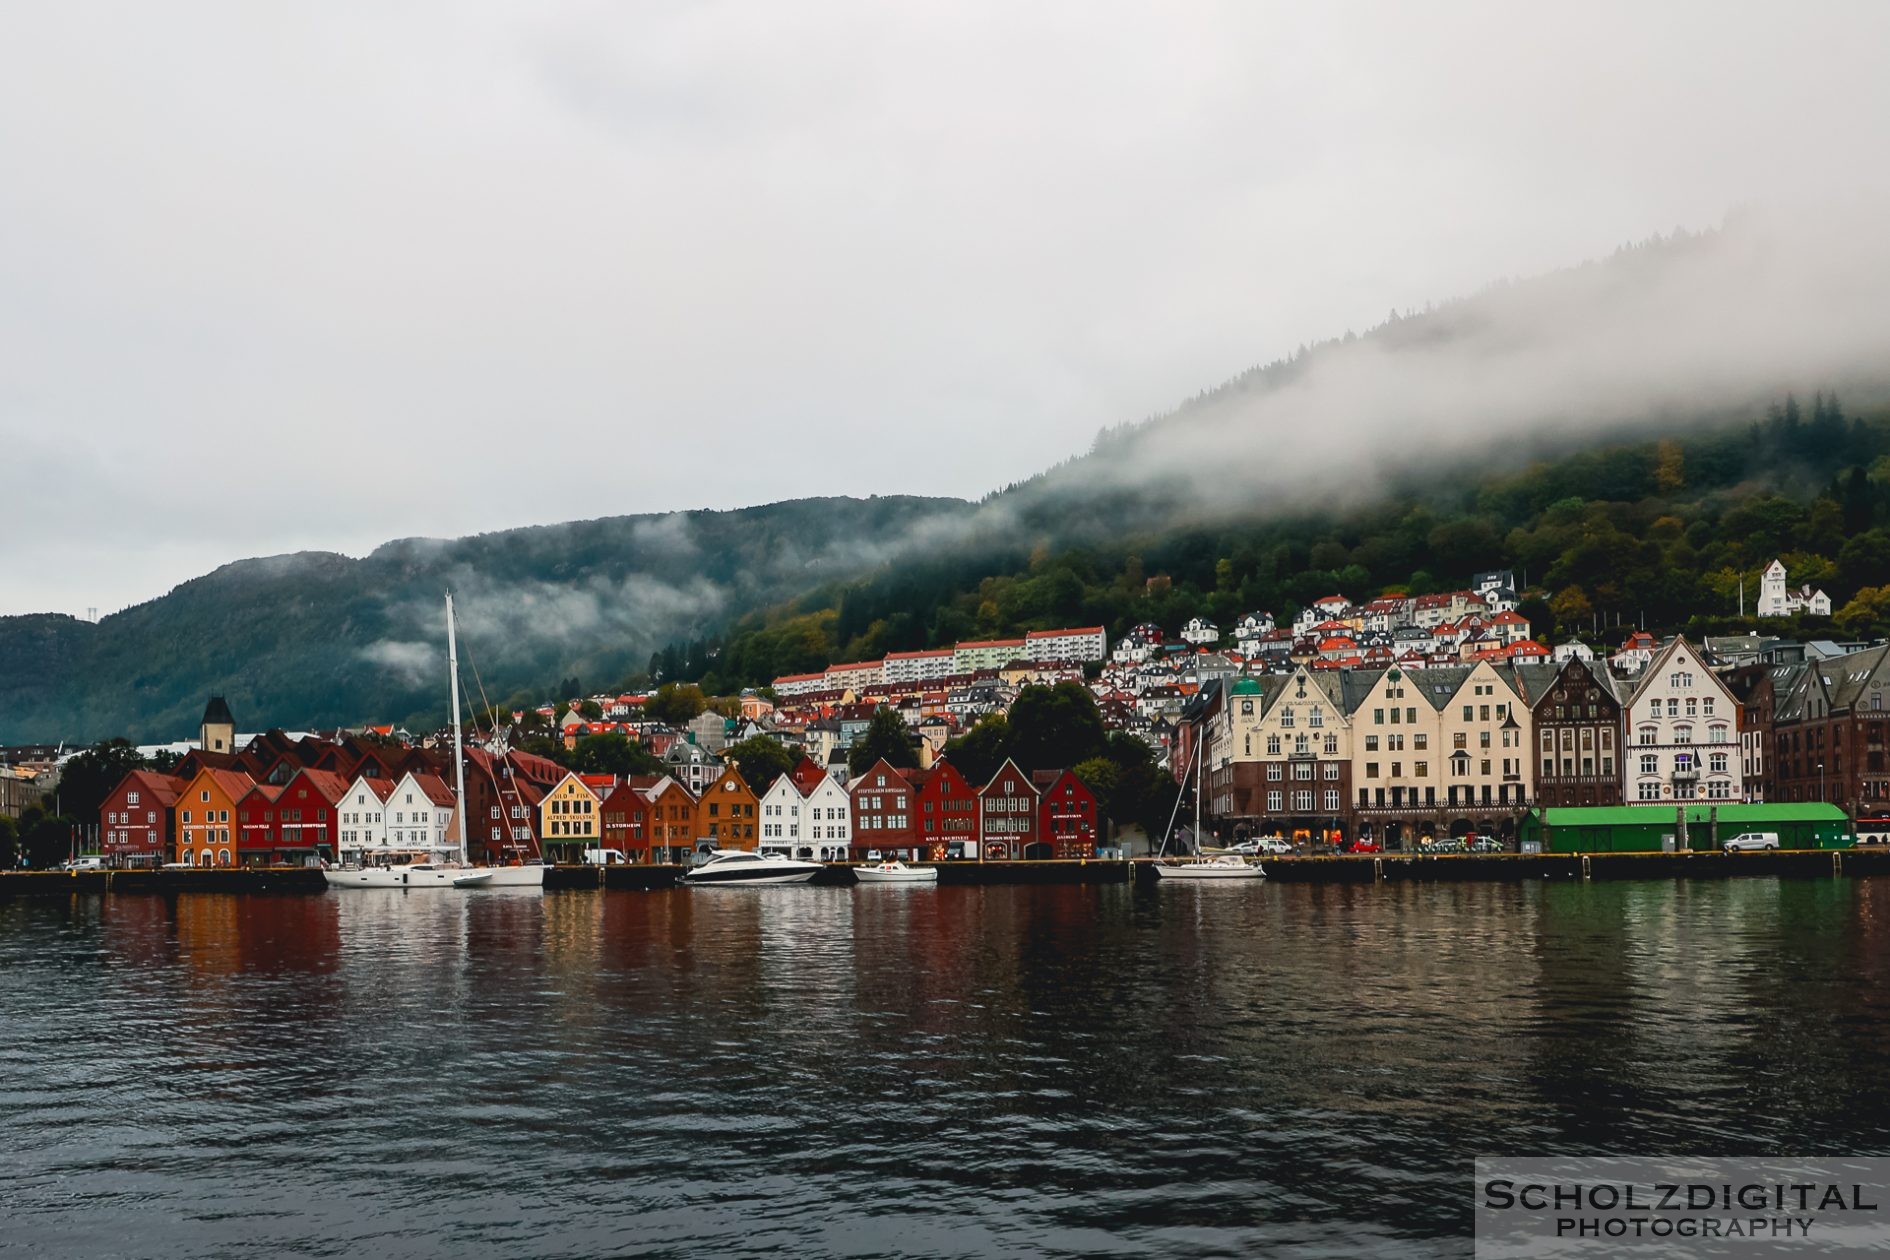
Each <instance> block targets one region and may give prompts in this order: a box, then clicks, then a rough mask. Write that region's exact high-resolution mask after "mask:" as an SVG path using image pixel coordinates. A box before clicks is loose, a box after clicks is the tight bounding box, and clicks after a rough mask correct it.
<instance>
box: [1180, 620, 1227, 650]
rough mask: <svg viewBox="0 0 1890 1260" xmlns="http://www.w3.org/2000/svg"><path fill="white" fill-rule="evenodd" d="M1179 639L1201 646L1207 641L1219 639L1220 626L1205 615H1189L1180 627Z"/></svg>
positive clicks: (1217, 641) (1214, 641)
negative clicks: (1184, 623)
mask: <svg viewBox="0 0 1890 1260" xmlns="http://www.w3.org/2000/svg"><path fill="white" fill-rule="evenodd" d="M1181 640H1182V642H1184V643H1192V644H1194V645H1195V646H1196V647H1201V646H1203V645H1204V644H1208V643H1219V642H1220V641H1221V628H1220V627H1219V626H1217V625H1215V624H1214V623H1213V622H1211V621H1209V620H1208V619H1207V618H1205V617H1191V618H1189V619H1188V624H1187V625H1185V626H1183V627H1182V628H1181Z"/></svg>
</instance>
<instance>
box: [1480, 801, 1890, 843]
mask: <svg viewBox="0 0 1890 1260" xmlns="http://www.w3.org/2000/svg"><path fill="white" fill-rule="evenodd" d="M1683 809H1684V811H1685V814H1686V822H1685V824H1684V826H1683V825H1682V824H1681V822H1680V814H1681V811H1682V810H1683ZM1742 831H1775V832H1777V833H1778V843H1779V847H1780V848H1781V849H1848V848H1850V847H1851V846H1852V845H1853V844H1855V843H1856V840H1855V838H1854V837H1853V836H1852V834H1851V823H1850V820H1849V819H1848V818H1846V817H1845V815H1844V811H1843V810H1841V809H1839V808H1838V807H1837V806H1835V805H1825V804H1821V803H1819V802H1816V801H1813V802H1810V803H1794V804H1789V805H1783V804H1772V805H1737V804H1733V803H1731V802H1728V803H1725V804H1718V803H1715V802H1712V801H1701V802H1696V803H1694V804H1691V805H1686V806H1679V805H1606V806H1597V807H1594V808H1589V809H1532V810H1530V811H1529V812H1528V813H1527V814H1525V815H1524V816H1523V820H1522V825H1521V827H1520V828H1518V830H1517V838H1518V839H1519V840H1521V841H1522V842H1523V844H1524V845H1527V844H1528V843H1529V842H1530V841H1532V840H1533V841H1536V842H1538V843H1539V844H1540V845H1541V850H1540V851H1541V852H1543V853H1659V852H1661V851H1662V849H1664V848H1665V847H1666V837H1668V836H1672V837H1674V842H1673V847H1674V849H1675V850H1676V851H1678V850H1680V849H1717V848H1718V847H1719V846H1720V845H1722V844H1724V843H1725V842H1726V841H1727V840H1729V839H1731V838H1732V837H1733V836H1736V835H1738V834H1739V833H1740V832H1742ZM1683 834H1684V836H1685V840H1684V841H1683V840H1682V839H1681V836H1682V835H1683Z"/></svg>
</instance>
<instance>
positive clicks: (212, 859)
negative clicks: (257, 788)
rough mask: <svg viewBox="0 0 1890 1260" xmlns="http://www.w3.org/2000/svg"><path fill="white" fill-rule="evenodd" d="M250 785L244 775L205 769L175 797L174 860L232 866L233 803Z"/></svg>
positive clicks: (233, 862) (190, 863)
mask: <svg viewBox="0 0 1890 1260" xmlns="http://www.w3.org/2000/svg"><path fill="white" fill-rule="evenodd" d="M252 786H254V782H253V780H251V779H250V777H249V776H248V775H246V774H238V773H236V771H234V770H218V769H215V768H214V767H206V768H204V769H202V770H199V771H198V772H197V773H196V774H195V775H194V776H192V778H191V779H190V781H189V782H188V783H186V784H185V785H184V790H183V791H181V792H179V793H178V794H177V826H176V830H175V835H176V837H177V860H178V861H179V862H184V863H188V864H189V865H191V866H234V865H236V840H235V835H236V821H235V820H236V803H237V802H238V801H240V800H242V799H243V798H244V797H245V796H247V795H249V789H250V788H251V787H252Z"/></svg>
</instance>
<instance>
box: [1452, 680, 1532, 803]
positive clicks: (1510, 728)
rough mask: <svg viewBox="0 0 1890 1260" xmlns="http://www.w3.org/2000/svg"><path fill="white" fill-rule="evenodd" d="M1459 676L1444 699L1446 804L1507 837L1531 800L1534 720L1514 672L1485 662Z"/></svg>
mask: <svg viewBox="0 0 1890 1260" xmlns="http://www.w3.org/2000/svg"><path fill="white" fill-rule="evenodd" d="M1439 672H1442V671H1439ZM1453 672H1456V671H1453ZM1459 677H1460V681H1459V682H1458V684H1457V687H1456V689H1455V691H1453V692H1452V693H1451V695H1450V696H1449V698H1448V699H1445V698H1443V697H1441V696H1440V697H1439V699H1440V700H1441V701H1442V703H1440V704H1439V706H1438V732H1439V735H1440V736H1441V740H1442V742H1441V745H1440V750H1441V753H1442V755H1443V763H1444V764H1443V768H1444V774H1445V780H1444V796H1445V800H1444V806H1445V809H1446V810H1447V811H1450V812H1452V813H1453V814H1458V815H1462V814H1464V813H1467V812H1469V811H1476V812H1477V813H1478V815H1479V816H1478V817H1476V818H1473V819H1472V820H1471V822H1472V823H1473V825H1474V827H1475V830H1476V831H1477V832H1478V833H1479V834H1483V835H1497V836H1500V837H1502V838H1505V839H1506V838H1508V837H1509V836H1510V835H1512V834H1513V833H1514V830H1515V823H1516V822H1518V821H1520V815H1521V811H1522V809H1523V808H1524V807H1525V806H1526V805H1527V804H1528V803H1529V787H1530V782H1531V780H1532V778H1533V775H1534V771H1533V754H1532V752H1531V748H1532V746H1533V741H1532V738H1531V731H1532V728H1533V725H1534V723H1533V721H1532V719H1531V716H1530V711H1529V706H1528V704H1527V703H1526V702H1525V701H1524V699H1523V697H1522V694H1521V693H1520V692H1519V691H1518V690H1517V687H1516V683H1515V680H1514V675H1513V674H1512V673H1511V672H1510V671H1508V670H1499V669H1497V668H1496V666H1495V665H1493V664H1492V663H1490V662H1489V661H1482V662H1479V663H1478V664H1476V665H1473V666H1471V667H1470V668H1469V669H1468V670H1467V671H1461V672H1460V674H1459ZM1492 808H1494V809H1495V810H1496V811H1498V814H1496V815H1493V814H1492V813H1491V810H1492ZM1453 822H1454V820H1453ZM1505 824H1507V826H1506V825H1505Z"/></svg>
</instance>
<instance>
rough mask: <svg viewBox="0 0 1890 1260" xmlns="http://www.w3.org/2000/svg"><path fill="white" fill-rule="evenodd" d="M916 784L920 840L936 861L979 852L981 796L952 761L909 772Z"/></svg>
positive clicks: (928, 853)
mask: <svg viewBox="0 0 1890 1260" xmlns="http://www.w3.org/2000/svg"><path fill="white" fill-rule="evenodd" d="M906 778H907V779H908V781H910V782H911V783H912V784H913V810H914V814H915V816H916V818H917V820H918V821H917V833H918V835H917V839H918V841H919V843H920V844H922V845H923V846H924V847H925V856H926V857H928V858H930V859H932V860H933V861H942V860H944V859H945V858H969V857H974V856H976V854H977V849H978V792H977V789H975V788H973V787H972V786H971V784H969V783H967V782H966V781H965V776H964V775H962V774H960V773H959V772H958V767H956V766H954V765H952V763H951V762H949V761H939V762H935V763H934V764H933V766H932V768H931V769H929V770H922V771H908V772H907V773H906Z"/></svg>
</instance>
